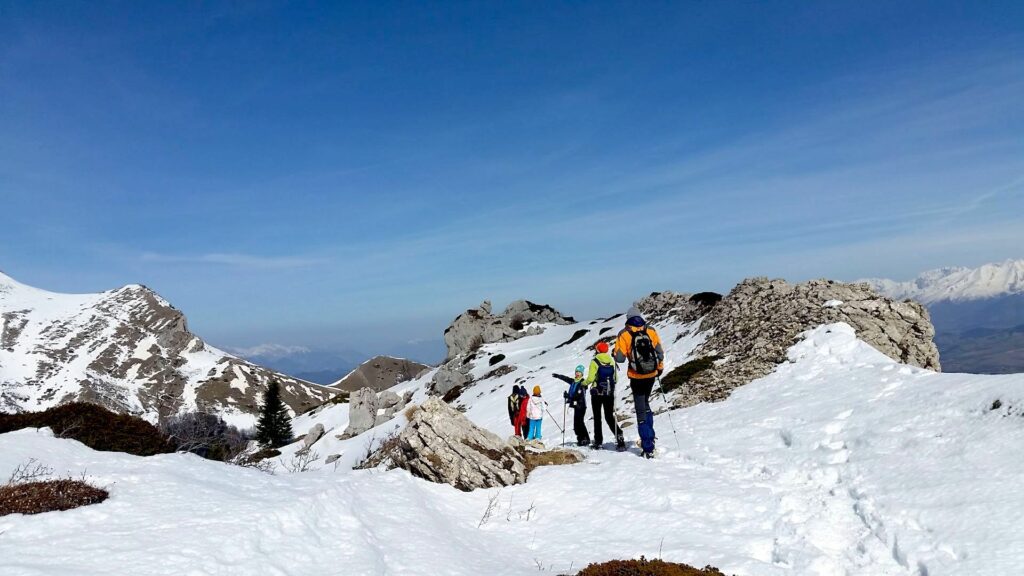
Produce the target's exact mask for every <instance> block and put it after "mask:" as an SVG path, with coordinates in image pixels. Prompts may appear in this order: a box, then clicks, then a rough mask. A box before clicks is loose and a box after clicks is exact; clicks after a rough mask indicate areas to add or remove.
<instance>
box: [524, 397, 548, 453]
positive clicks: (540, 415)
mask: <svg viewBox="0 0 1024 576" xmlns="http://www.w3.org/2000/svg"><path fill="white" fill-rule="evenodd" d="M547 405H548V403H547V402H545V401H544V398H541V395H540V386H534V387H533V396H531V397H530V404H529V406H528V408H527V409H526V416H527V418H529V419H530V432H529V434H527V436H526V439H527V440H541V439H542V438H541V431H540V425H541V422H542V421H543V420H544V410H546V409H547Z"/></svg>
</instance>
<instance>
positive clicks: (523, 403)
mask: <svg viewBox="0 0 1024 576" xmlns="http://www.w3.org/2000/svg"><path fill="white" fill-rule="evenodd" d="M529 407H530V396H529V394H520V395H519V415H518V417H517V418H516V423H519V424H520V425H523V424H526V420H527V415H526V412H527V410H528V409H529Z"/></svg>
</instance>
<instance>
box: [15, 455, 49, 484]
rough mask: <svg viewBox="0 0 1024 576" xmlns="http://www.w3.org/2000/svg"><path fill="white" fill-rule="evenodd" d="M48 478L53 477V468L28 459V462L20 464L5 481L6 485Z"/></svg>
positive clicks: (33, 459)
mask: <svg viewBox="0 0 1024 576" xmlns="http://www.w3.org/2000/svg"><path fill="white" fill-rule="evenodd" d="M50 476H53V468H51V467H49V466H45V465H43V464H40V463H39V461H38V460H36V459H35V458H29V460H28V462H22V463H21V464H18V466H17V467H15V468H14V471H13V472H11V476H10V478H8V479H7V485H8V486H10V485H14V484H24V483H26V482H36V481H38V480H41V479H43V478H49V477H50Z"/></svg>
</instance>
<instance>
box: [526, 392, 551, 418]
mask: <svg viewBox="0 0 1024 576" xmlns="http://www.w3.org/2000/svg"><path fill="white" fill-rule="evenodd" d="M547 404H548V403H547V402H545V401H544V399H543V398H541V397H540V396H539V395H535V396H531V397H530V405H529V407H528V408H527V411H526V416H527V418H529V419H530V420H540V419H542V418H544V407H545V406H547Z"/></svg>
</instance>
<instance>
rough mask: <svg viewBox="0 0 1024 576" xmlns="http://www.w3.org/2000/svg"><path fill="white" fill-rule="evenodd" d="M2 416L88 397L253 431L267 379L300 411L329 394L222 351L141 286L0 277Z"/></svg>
mask: <svg viewBox="0 0 1024 576" xmlns="http://www.w3.org/2000/svg"><path fill="white" fill-rule="evenodd" d="M0 319H2V325H0V410H6V411H21V410H40V409H45V408H48V407H50V406H54V405H57V404H59V403H62V402H66V401H71V400H85V401H90V402H95V403H98V404H101V405H103V406H106V407H108V408H110V409H112V410H115V411H118V412H126V413H130V414H136V415H141V416H144V417H145V418H147V419H149V420H151V421H155V420H156V419H157V418H158V417H159V416H161V415H166V414H173V413H177V412H180V411H194V410H203V411H210V412H214V413H217V414H220V415H222V416H223V417H224V418H225V419H226V420H228V421H230V422H231V423H234V424H237V425H239V426H243V427H249V426H251V425H253V424H254V423H255V417H254V414H255V413H256V411H257V404H258V401H259V398H260V396H261V394H262V391H263V390H264V389H265V388H266V385H267V382H268V381H269V380H270V379H276V380H278V381H279V382H280V383H281V386H282V397H283V398H284V400H285V402H286V403H287V404H288V405H289V407H290V408H291V410H292V411H293V412H295V413H299V412H302V411H304V410H307V409H309V408H312V407H314V406H317V405H319V404H321V403H322V402H324V401H325V400H327V399H328V398H330V397H331V396H332V394H333V391H332V390H330V389H328V388H325V387H321V386H317V385H314V384H309V383H307V382H302V381H299V380H296V379H294V378H291V377H289V376H285V375H283V374H280V373H277V372H274V371H271V370H267V369H265V368H262V367H260V366H257V365H255V364H252V363H249V362H246V361H244V360H241V359H239V358H236V357H234V356H232V355H230V354H228V353H226V352H223V351H221V350H218V349H216V348H214V347H212V346H210V345H208V344H206V343H205V342H203V340H202V339H201V338H199V337H198V336H196V335H195V334H193V333H192V332H190V331H189V329H188V326H187V323H186V319H185V315H184V314H182V313H181V311H179V310H178V309H176V308H174V307H173V306H172V305H171V304H170V303H169V302H167V301H166V300H164V299H163V298H161V297H160V296H159V295H157V294H156V293H155V292H153V291H152V290H150V289H148V288H146V287H145V286H139V285H130V286H125V287H123V288H119V289H117V290H111V291H108V292H103V293H100V294H58V293H54V292H47V291H44V290H39V289H36V288H32V287H30V286H26V285H24V284H21V283H18V282H16V281H15V280H13V279H12V278H10V277H8V276H5V275H3V274H0Z"/></svg>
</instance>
